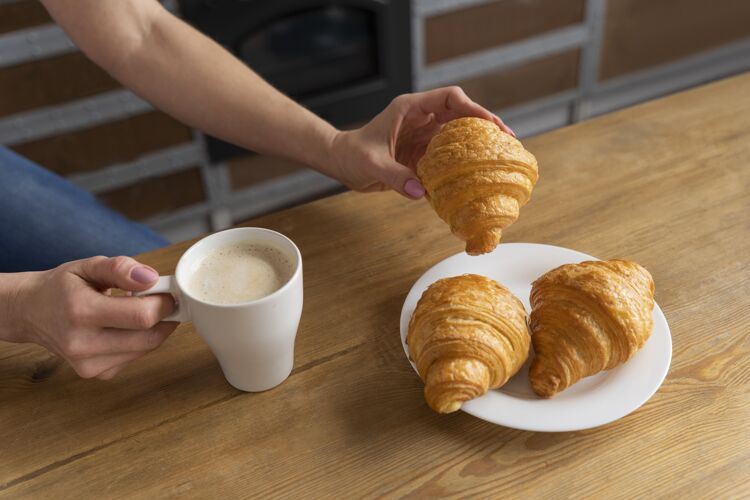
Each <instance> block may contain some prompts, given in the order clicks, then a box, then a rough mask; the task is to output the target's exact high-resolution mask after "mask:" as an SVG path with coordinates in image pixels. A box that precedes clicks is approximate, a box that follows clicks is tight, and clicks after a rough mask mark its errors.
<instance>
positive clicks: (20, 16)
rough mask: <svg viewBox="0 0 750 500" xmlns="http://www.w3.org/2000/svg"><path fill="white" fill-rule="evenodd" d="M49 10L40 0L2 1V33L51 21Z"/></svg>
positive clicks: (0, 10) (0, 24)
mask: <svg viewBox="0 0 750 500" xmlns="http://www.w3.org/2000/svg"><path fill="white" fill-rule="evenodd" d="M51 22H52V19H51V18H50V17H49V14H47V10H46V9H45V8H44V6H43V5H42V4H41V2H39V1H38V0H23V1H19V2H3V3H0V33H8V32H10V31H15V30H20V29H25V28H31V27H33V26H39V25H41V24H48V23H51Z"/></svg>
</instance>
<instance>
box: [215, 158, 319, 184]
mask: <svg viewBox="0 0 750 500" xmlns="http://www.w3.org/2000/svg"><path fill="white" fill-rule="evenodd" d="M227 166H228V167H229V176H230V180H231V184H232V189H233V190H238V189H243V188H246V187H249V186H252V185H254V184H258V183H261V182H264V181H268V180H271V179H275V178H277V177H283V176H285V175H289V174H294V173H297V172H301V171H303V170H305V169H306V168H307V167H306V166H305V165H303V164H301V163H297V162H295V161H292V160H286V159H284V158H276V157H273V156H263V155H252V156H243V157H241V158H235V159H233V160H229V161H228V162H227Z"/></svg>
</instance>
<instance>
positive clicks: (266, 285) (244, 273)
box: [186, 241, 293, 304]
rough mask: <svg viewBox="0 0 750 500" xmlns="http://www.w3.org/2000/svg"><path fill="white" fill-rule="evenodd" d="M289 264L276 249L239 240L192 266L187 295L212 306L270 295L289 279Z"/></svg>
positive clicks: (220, 247)
mask: <svg viewBox="0 0 750 500" xmlns="http://www.w3.org/2000/svg"><path fill="white" fill-rule="evenodd" d="M292 271H293V268H292V264H291V263H290V262H289V259H288V258H287V257H286V256H285V255H284V254H283V253H282V252H281V251H280V250H278V249H276V248H274V247H271V246H266V245H263V244H258V243H252V242H248V241H239V242H234V243H228V244H226V245H222V246H219V247H217V248H214V249H213V250H210V251H208V252H206V254H205V255H203V256H202V257H200V258H199V259H198V261H197V262H196V263H195V265H194V266H193V269H192V272H191V273H190V276H189V277H188V279H187V284H186V288H187V292H188V293H189V294H190V295H192V296H193V297H195V298H197V299H199V300H202V301H204V302H210V303H213V304H240V303H243V302H249V301H252V300H257V299H260V298H262V297H265V296H266V295H270V294H272V293H273V292H275V291H276V290H278V289H279V288H281V287H282V286H283V285H284V284H285V283H286V282H287V281H289V279H290V278H291V277H292Z"/></svg>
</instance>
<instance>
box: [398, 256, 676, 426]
mask: <svg viewBox="0 0 750 500" xmlns="http://www.w3.org/2000/svg"><path fill="white" fill-rule="evenodd" d="M584 260H599V259H596V258H595V257H592V256H590V255H586V254H584V253H581V252H576V251H575V250H568V249H567V248H561V247H555V246H551V245H539V244H536V243H504V244H501V245H499V246H498V247H497V248H496V249H495V250H494V251H493V252H491V253H488V254H484V255H480V256H476V257H471V256H469V255H467V254H465V253H460V254H457V255H454V256H452V257H448V258H447V259H445V260H443V261H442V262H439V263H438V264H436V265H435V266H433V267H432V268H430V269H429V270H428V271H427V272H426V273H424V274H423V275H422V276H421V277H420V278H419V279H418V280H417V282H416V283H414V286H412V288H411V291H410V292H409V295H408V296H407V297H406V301H405V302H404V307H403V309H402V310H401V343H402V344H403V347H404V352H406V356H407V358H408V357H409V349H408V347H407V346H406V334H407V332H408V328H409V319H410V318H411V315H412V313H413V312H414V308H415V307H416V305H417V301H418V300H419V298H420V297H421V296H422V292H424V291H425V290H426V289H427V287H428V286H429V285H430V284H432V283H433V282H435V281H436V280H438V279H440V278H446V277H449V276H458V275H461V274H466V273H473V274H481V275H483V276H487V277H488V278H492V279H494V280H495V281H498V282H500V283H502V284H503V285H505V286H506V287H507V288H508V289H509V290H510V291H511V292H513V294H514V295H516V296H517V297H518V298H519V299H521V302H523V305H524V307H526V311H527V312H528V311H531V308H530V306H529V292H530V291H531V283H532V282H533V281H534V280H535V279H536V278H538V277H539V276H541V275H542V274H544V273H546V272H547V271H549V270H550V269H553V268H555V267H557V266H560V265H562V264H570V263H576V262H581V261H584ZM653 314H654V329H653V331H652V332H651V337H649V339H648V341H647V342H646V345H645V346H643V348H642V349H641V350H640V351H638V352H637V353H636V354H635V356H633V358H631V359H630V360H628V362H627V363H625V364H623V365H620V366H618V367H617V368H614V369H612V370H609V371H606V372H601V373H598V374H596V375H593V376H591V377H587V378H584V379H583V380H580V381H579V382H578V383H576V384H574V385H573V386H571V387H569V388H568V389H566V390H565V391H563V392H561V393H559V394H557V395H556V396H555V397H553V398H551V399H541V398H539V397H537V396H536V395H535V394H534V392H533V391H532V390H531V385H530V383H529V378H528V372H529V363H530V361H531V359H532V358H533V356H534V353H533V349H532V351H531V353H530V355H529V359H528V360H527V361H526V364H524V365H523V367H521V369H520V370H519V372H518V373H517V374H516V375H515V376H514V377H513V378H511V379H510V380H509V381H508V382H507V383H506V384H505V385H504V386H503V387H501V388H499V389H496V390H490V391H489V392H488V393H487V394H485V395H484V396H482V397H480V398H477V399H474V400H471V401H467V402H466V403H464V404H463V407H462V409H463V410H464V411H465V412H466V413H469V414H471V415H474V416H475V417H479V418H481V419H483V420H487V421H488V422H492V423H495V424H499V425H504V426H506V427H513V428H515V429H523V430H529V431H548V432H550V431H551V432H559V431H574V430H580V429H588V428H590V427H596V426H598V425H603V424H606V423H609V422H612V421H614V420H617V419H618V418H622V417H624V416H625V415H627V414H628V413H630V412H632V411H633V410H635V409H636V408H638V407H639V406H641V405H642V404H643V403H645V402H646V401H647V400H648V399H649V398H650V397H651V396H652V395H653V394H654V393H655V392H656V390H657V389H658V388H659V386H660V385H661V383H662V381H663V380H664V377H666V375H667V370H668V369H669V363H670V361H671V359H672V337H671V336H670V333H669V326H668V325H667V320H666V318H665V317H664V313H662V311H661V309H660V308H659V306H658V305H657V304H654V313H653ZM410 362H411V361H410ZM411 365H412V367H413V368H414V370H415V371H416V366H415V365H414V363H411Z"/></svg>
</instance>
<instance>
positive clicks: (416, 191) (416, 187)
mask: <svg viewBox="0 0 750 500" xmlns="http://www.w3.org/2000/svg"><path fill="white" fill-rule="evenodd" d="M404 191H406V194H408V195H409V196H411V197H412V198H416V199H419V198H421V197H422V196H424V188H423V187H422V184H420V183H419V181H418V180H416V179H409V180H408V181H406V184H404Z"/></svg>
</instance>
